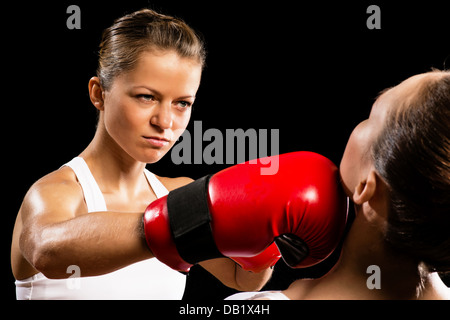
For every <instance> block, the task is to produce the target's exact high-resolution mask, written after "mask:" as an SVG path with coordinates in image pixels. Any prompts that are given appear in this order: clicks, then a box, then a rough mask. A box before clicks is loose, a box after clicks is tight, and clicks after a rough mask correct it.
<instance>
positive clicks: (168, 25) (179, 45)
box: [97, 9, 206, 90]
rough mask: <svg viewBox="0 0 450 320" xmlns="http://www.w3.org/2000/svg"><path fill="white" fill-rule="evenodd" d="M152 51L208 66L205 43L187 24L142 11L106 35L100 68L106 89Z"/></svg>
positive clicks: (117, 21)
mask: <svg viewBox="0 0 450 320" xmlns="http://www.w3.org/2000/svg"><path fill="white" fill-rule="evenodd" d="M152 49H153V50H154V49H159V50H174V51H175V52H176V53H177V54H179V55H180V56H181V57H187V58H193V59H196V60H197V61H198V62H199V63H200V64H201V66H202V67H203V65H204V63H205V58H206V51H205V48H204V43H203V41H202V39H201V38H200V36H199V35H198V34H197V33H196V32H195V31H194V30H193V29H191V28H190V27H189V26H188V25H187V24H186V23H185V22H184V21H182V20H180V19H177V18H174V17H170V16H166V15H163V14H159V13H157V12H155V11H153V10H150V9H142V10H139V11H136V12H133V13H131V14H128V15H125V16H123V17H121V18H119V19H117V20H115V21H114V23H113V25H112V26H111V27H109V28H107V29H106V30H105V31H104V32H103V36H102V41H101V43H100V51H99V64H98V68H97V76H98V78H99V79H100V84H101V86H102V87H103V89H104V90H109V89H110V87H111V85H112V82H113V81H114V78H115V77H116V76H118V75H119V74H120V73H122V72H127V71H131V70H133V68H134V67H135V65H136V63H137V61H138V59H139V56H140V54H141V53H142V52H144V51H148V50H152Z"/></svg>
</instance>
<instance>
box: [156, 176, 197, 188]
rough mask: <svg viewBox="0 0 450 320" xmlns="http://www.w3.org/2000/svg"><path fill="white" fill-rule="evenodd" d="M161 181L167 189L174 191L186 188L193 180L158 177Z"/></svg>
mask: <svg viewBox="0 0 450 320" xmlns="http://www.w3.org/2000/svg"><path fill="white" fill-rule="evenodd" d="M156 177H157V178H158V179H159V181H161V183H162V184H163V185H164V186H165V187H166V188H167V190H169V191H172V190H174V189H177V188H180V187H182V186H185V185H187V184H189V183H191V182H192V181H194V180H193V179H191V178H189V177H177V178H168V177H160V176H156Z"/></svg>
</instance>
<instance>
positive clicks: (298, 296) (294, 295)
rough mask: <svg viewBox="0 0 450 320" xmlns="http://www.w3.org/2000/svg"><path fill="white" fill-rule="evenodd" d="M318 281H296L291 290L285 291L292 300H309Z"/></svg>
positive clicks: (290, 287)
mask: <svg viewBox="0 0 450 320" xmlns="http://www.w3.org/2000/svg"><path fill="white" fill-rule="evenodd" d="M317 283H318V281H317V280H313V279H301V280H297V281H294V282H293V283H292V284H291V285H290V286H289V288H287V289H286V290H284V291H283V294H284V295H286V296H287V297H288V298H289V299H290V300H304V299H308V297H309V295H310V293H311V291H313V289H314V287H315V286H316V285H317Z"/></svg>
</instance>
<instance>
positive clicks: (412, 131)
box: [372, 70, 450, 272]
mask: <svg viewBox="0 0 450 320" xmlns="http://www.w3.org/2000/svg"><path fill="white" fill-rule="evenodd" d="M433 72H434V73H435V75H440V76H438V77H431V79H427V81H426V83H425V84H424V85H423V86H422V87H420V88H417V90H418V91H417V93H416V95H415V97H414V98H413V99H411V101H409V102H407V103H409V105H405V106H400V107H399V108H398V109H397V111H394V112H392V113H391V114H389V115H388V117H387V118H388V119H387V122H386V123H385V126H384V128H383V130H382V132H381V133H380V135H379V136H378V138H377V139H376V141H375V143H374V144H373V146H372V158H373V160H374V164H375V168H376V170H377V172H378V173H379V174H380V176H381V177H382V178H383V179H384V180H385V182H386V183H387V184H388V188H389V196H390V208H389V213H388V226H387V231H386V237H385V239H386V241H387V243H388V244H389V245H391V246H392V247H393V248H395V249H397V250H399V252H403V253H406V254H408V255H409V256H411V257H413V258H414V259H416V260H417V262H423V263H425V265H426V266H427V267H428V270H429V271H438V272H448V271H450V72H448V71H438V70H435V71H433Z"/></svg>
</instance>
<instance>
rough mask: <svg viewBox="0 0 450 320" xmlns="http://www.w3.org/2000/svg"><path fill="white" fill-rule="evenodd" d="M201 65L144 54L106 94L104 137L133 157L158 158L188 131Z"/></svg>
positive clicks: (170, 54) (165, 54)
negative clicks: (106, 134)
mask: <svg viewBox="0 0 450 320" xmlns="http://www.w3.org/2000/svg"><path fill="white" fill-rule="evenodd" d="M201 72H202V67H201V65H200V64H199V63H198V62H197V61H196V60H194V59H190V58H183V57H180V56H179V55H178V54H177V53H175V52H173V51H146V52H144V53H142V54H141V56H140V59H139V60H138V62H137V64H136V66H135V68H134V70H132V71H130V72H126V73H124V74H122V75H120V76H118V77H116V78H115V79H114V82H113V84H112V86H111V88H110V90H109V91H106V92H104V109H103V111H104V115H103V119H104V120H103V121H104V125H105V128H106V131H107V132H108V134H109V135H110V136H111V137H112V138H113V139H114V141H115V142H116V143H117V144H118V145H119V146H120V147H121V148H122V149H123V150H124V151H125V152H127V153H128V154H129V155H130V156H131V157H132V158H134V159H135V160H137V161H140V162H145V163H154V162H156V161H158V160H160V159H161V158H162V157H163V156H164V155H165V154H166V153H167V152H168V151H169V150H170V148H171V147H172V146H173V145H174V143H175V142H176V141H177V140H178V138H179V137H180V135H181V134H182V133H183V131H184V130H185V129H186V127H187V125H188V122H189V119H190V116H191V108H192V104H193V103H194V100H195V95H196V93H197V90H198V87H199V85H200V78H201Z"/></svg>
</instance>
